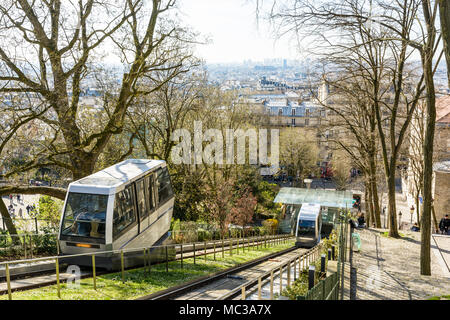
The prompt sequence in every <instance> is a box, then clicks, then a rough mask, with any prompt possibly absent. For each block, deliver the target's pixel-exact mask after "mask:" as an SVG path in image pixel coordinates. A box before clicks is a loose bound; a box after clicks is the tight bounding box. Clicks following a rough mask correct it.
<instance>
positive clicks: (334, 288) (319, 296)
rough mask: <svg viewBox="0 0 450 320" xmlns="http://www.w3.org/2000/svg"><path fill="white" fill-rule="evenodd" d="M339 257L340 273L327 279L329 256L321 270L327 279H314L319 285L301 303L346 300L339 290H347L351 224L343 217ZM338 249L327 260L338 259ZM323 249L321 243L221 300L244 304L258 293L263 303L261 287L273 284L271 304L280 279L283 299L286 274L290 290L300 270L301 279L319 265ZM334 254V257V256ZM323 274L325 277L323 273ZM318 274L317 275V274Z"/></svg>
mask: <svg viewBox="0 0 450 320" xmlns="http://www.w3.org/2000/svg"><path fill="white" fill-rule="evenodd" d="M337 229H338V243H337V249H338V256H337V270H336V272H334V273H333V274H331V275H330V276H329V277H325V271H326V270H325V264H326V257H327V256H326V255H324V256H325V257H324V258H322V261H321V266H322V269H323V270H321V273H319V274H320V275H321V276H324V277H325V278H324V279H320V278H319V279H316V277H314V279H313V281H314V282H316V280H318V282H317V283H316V284H315V286H313V288H311V289H310V290H308V292H307V293H306V295H305V296H298V297H297V299H298V300H339V299H341V300H342V299H343V293H341V294H340V292H339V289H343V286H344V272H343V267H344V262H345V259H346V247H347V233H348V232H347V230H348V224H347V221H346V219H345V218H344V217H341V221H340V223H339V224H338V227H337ZM335 248H336V246H334V248H333V250H331V249H330V251H329V252H328V259H330V258H331V259H333V260H334V256H335V252H334V251H335ZM323 249H324V247H323V243H319V244H318V245H317V246H315V247H314V248H312V249H310V250H308V251H307V252H305V253H303V254H300V255H299V256H298V257H295V258H293V259H289V260H288V261H287V262H285V263H283V264H280V265H278V266H276V267H274V268H272V269H271V270H269V271H268V272H265V273H264V274H262V275H261V276H259V277H258V278H256V279H252V280H249V281H247V282H246V283H244V284H243V285H241V286H240V287H239V288H236V289H234V290H232V291H230V292H229V293H227V294H225V295H223V296H222V297H221V298H220V300H229V299H234V298H239V297H238V296H239V294H240V299H241V300H246V299H247V297H248V296H249V294H253V293H257V295H258V300H262V287H263V286H266V285H269V284H270V300H273V298H274V281H275V280H274V279H276V278H277V277H278V280H279V295H280V296H281V295H282V292H283V274H284V273H285V274H286V275H285V276H284V278H285V279H286V280H287V286H286V287H290V285H291V279H293V280H294V281H296V277H297V270H298V277H300V274H301V273H302V272H304V271H305V270H307V269H308V267H309V266H310V265H312V264H313V263H315V262H317V261H318V260H319V258H320V253H321V252H322V250H323ZM331 252H333V254H332V253H331ZM292 271H293V273H292ZM322 272H324V273H322ZM314 274H315V272H314Z"/></svg>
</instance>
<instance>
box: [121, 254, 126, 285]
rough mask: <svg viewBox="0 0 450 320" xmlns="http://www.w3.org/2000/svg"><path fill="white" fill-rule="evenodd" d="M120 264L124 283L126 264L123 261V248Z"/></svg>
mask: <svg viewBox="0 0 450 320" xmlns="http://www.w3.org/2000/svg"><path fill="white" fill-rule="evenodd" d="M120 265H121V268H122V283H125V266H124V263H123V250H121V251H120Z"/></svg>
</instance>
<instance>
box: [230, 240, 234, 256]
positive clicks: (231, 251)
mask: <svg viewBox="0 0 450 320" xmlns="http://www.w3.org/2000/svg"><path fill="white" fill-rule="evenodd" d="M230 256H233V240H231V239H230Z"/></svg>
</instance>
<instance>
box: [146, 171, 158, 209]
mask: <svg viewBox="0 0 450 320" xmlns="http://www.w3.org/2000/svg"><path fill="white" fill-rule="evenodd" d="M145 186H146V189H147V200H148V202H147V203H148V209H149V212H153V210H155V206H156V205H155V192H154V191H155V190H154V189H155V188H154V187H155V178H154V175H153V174H150V175H148V176H146V177H145Z"/></svg>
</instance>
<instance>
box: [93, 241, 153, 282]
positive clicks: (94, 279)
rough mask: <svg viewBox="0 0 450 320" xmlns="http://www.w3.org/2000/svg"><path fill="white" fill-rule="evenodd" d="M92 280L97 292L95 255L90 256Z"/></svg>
mask: <svg viewBox="0 0 450 320" xmlns="http://www.w3.org/2000/svg"><path fill="white" fill-rule="evenodd" d="M144 261H145V249H144ZM92 279H93V281H94V290H97V279H96V277H95V254H93V255H92Z"/></svg>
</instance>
